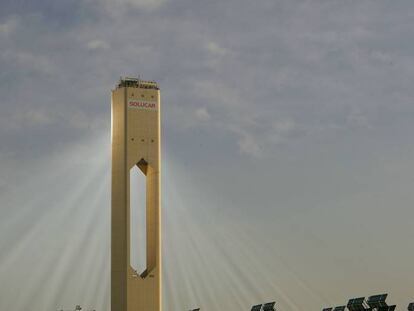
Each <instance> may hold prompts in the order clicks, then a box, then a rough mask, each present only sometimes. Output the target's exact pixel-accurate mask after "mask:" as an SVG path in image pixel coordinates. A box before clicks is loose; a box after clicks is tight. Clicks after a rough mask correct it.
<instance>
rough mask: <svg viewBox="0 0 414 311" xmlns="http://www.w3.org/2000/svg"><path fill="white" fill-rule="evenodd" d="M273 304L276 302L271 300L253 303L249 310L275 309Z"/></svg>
mask: <svg viewBox="0 0 414 311" xmlns="http://www.w3.org/2000/svg"><path fill="white" fill-rule="evenodd" d="M275 304H276V302H274V301H272V302H268V303H265V304H261V305H254V306H253V307H252V308H251V310H250V311H276V310H275Z"/></svg>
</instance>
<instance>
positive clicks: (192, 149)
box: [0, 0, 414, 311]
mask: <svg viewBox="0 0 414 311" xmlns="http://www.w3.org/2000/svg"><path fill="white" fill-rule="evenodd" d="M413 29H414V3H413V2H412V1H411V0H398V1H386V0H362V1H361V0H330V1H328V0H300V1H299V0H259V1H247V0H222V1H219V0H209V1H194V0H193V1H191V0H112V1H111V0H78V1H75V0H63V1H53V0H36V1H33V0H2V1H1V2H0V94H1V97H0V172H1V174H0V196H1V201H0V204H1V205H0V280H1V282H0V309H1V310H17V311H20V310H22V311H23V310H28V309H31V310H45V311H46V310H57V309H61V308H64V309H69V308H73V307H74V306H75V305H76V304H81V305H82V306H84V307H85V308H96V309H97V310H99V311H101V310H105V311H109V306H110V304H109V301H110V299H109V298H110V297H109V284H110V283H109V271H110V270H109V269H110V266H109V256H110V252H109V237H110V232H109V229H110V227H109V226H110V205H109V199H110V176H109V170H110V91H111V89H112V88H113V87H114V86H115V84H116V82H117V81H118V79H119V77H120V76H137V75H140V76H141V77H142V78H144V79H150V80H156V81H157V82H158V83H159V85H160V87H161V95H162V105H163V116H162V118H163V126H162V127H163V142H162V146H163V167H164V172H163V189H164V190H163V214H164V255H165V256H164V281H165V282H164V306H165V310H173V311H179V310H188V309H190V308H191V307H197V306H200V307H202V310H230V311H233V310H234V311H236V310H249V309H250V306H251V305H253V304H256V303H260V302H266V301H272V300H276V301H277V305H278V309H279V310H280V311H299V310H305V309H306V310H308V309H309V310H314V311H317V310H321V309H322V308H323V307H329V306H335V305H340V304H344V303H346V301H347V299H348V298H352V297H356V296H364V295H366V296H368V295H372V294H376V293H382V292H389V294H390V296H389V302H390V303H397V304H398V307H399V309H400V310H403V309H405V308H406V306H407V304H408V302H410V301H414V294H413V293H414V292H413V289H414V280H413V275H414V265H413V259H414V246H413V245H414V243H413V242H412V241H413V240H414V231H413V225H412V222H413V219H414V209H413V203H414V192H413V187H414V136H413V134H412V133H414V122H413V121H414V87H413V81H414V58H413V55H414V31H413Z"/></svg>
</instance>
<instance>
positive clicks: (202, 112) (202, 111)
mask: <svg viewBox="0 0 414 311" xmlns="http://www.w3.org/2000/svg"><path fill="white" fill-rule="evenodd" d="M195 116H196V118H197V119H198V120H199V121H208V120H210V118H211V116H210V114H209V113H208V111H207V109H206V108H205V107H203V108H198V109H197V110H196V111H195Z"/></svg>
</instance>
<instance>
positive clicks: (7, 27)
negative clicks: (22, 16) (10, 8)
mask: <svg viewBox="0 0 414 311" xmlns="http://www.w3.org/2000/svg"><path fill="white" fill-rule="evenodd" d="M18 23H19V21H18V18H17V17H16V16H12V17H9V18H8V19H7V20H6V21H5V22H4V23H0V35H10V34H12V33H13V32H14V31H15V30H16V28H17V26H18Z"/></svg>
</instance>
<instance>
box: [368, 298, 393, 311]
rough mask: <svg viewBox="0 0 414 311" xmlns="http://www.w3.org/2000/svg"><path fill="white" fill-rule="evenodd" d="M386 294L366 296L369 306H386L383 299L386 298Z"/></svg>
mask: <svg viewBox="0 0 414 311" xmlns="http://www.w3.org/2000/svg"><path fill="white" fill-rule="evenodd" d="M387 296H388V294H382V295H374V296H371V297H369V298H368V300H367V303H368V305H369V306H370V307H371V308H373V309H374V308H386V307H388V305H387V303H386V302H385V299H387Z"/></svg>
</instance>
